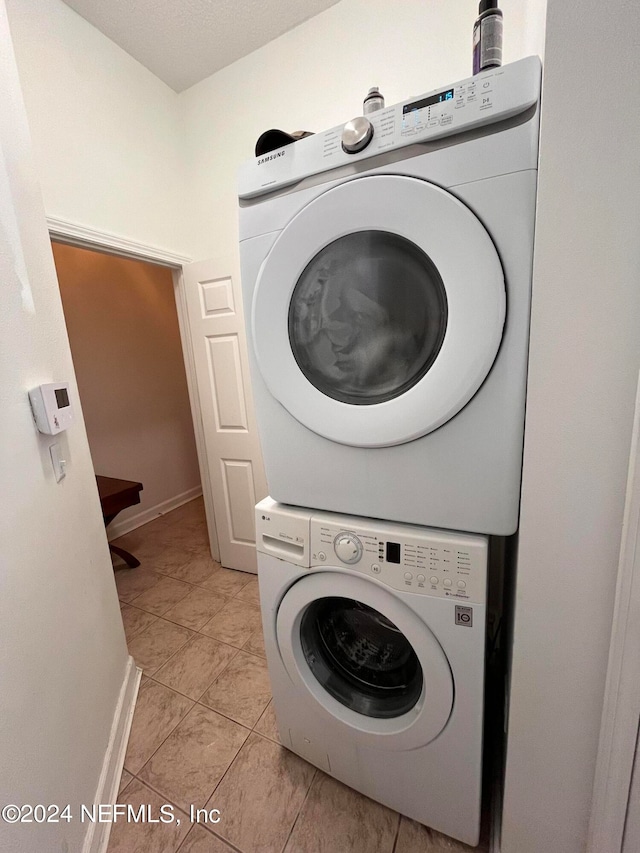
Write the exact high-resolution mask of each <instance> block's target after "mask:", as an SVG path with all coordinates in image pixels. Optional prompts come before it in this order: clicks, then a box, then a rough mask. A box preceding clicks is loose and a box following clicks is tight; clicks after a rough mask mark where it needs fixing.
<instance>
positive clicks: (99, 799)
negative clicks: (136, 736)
mask: <svg viewBox="0 0 640 853" xmlns="http://www.w3.org/2000/svg"><path fill="white" fill-rule="evenodd" d="M141 677H142V670H141V669H138V667H137V666H136V664H135V661H134V659H133V658H132V657H131V655H129V660H128V661H127V669H126V672H125V676H124V681H123V682H122V689H121V690H120V696H119V698H118V704H117V705H116V711H115V714H114V715H113V724H112V726H111V734H110V736H109V743H108V745H107V751H106V753H105V756H104V762H103V764H102V772H101V774H100V781H99V782H98V790H97V791H96V796H95V802H96V803H115V802H116V800H117V798H118V788H119V786H120V777H121V776H122V768H123V766H124V756H125V752H126V750H127V743H128V741H129V732H130V731H131V722H132V720H133V711H134V709H135V705H136V699H137V697H138V687H139V686H140V679H141ZM110 832H111V823H89V829H88V831H87V834H86V836H85V839H84V844H83V845H82V853H105V851H106V849H107V844H108V843H109V833H110Z"/></svg>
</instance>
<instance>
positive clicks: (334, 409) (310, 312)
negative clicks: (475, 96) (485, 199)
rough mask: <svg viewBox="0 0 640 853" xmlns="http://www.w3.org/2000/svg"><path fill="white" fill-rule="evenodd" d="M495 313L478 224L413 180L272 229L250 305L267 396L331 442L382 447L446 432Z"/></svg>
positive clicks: (347, 190) (480, 369)
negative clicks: (444, 428)
mask: <svg viewBox="0 0 640 853" xmlns="http://www.w3.org/2000/svg"><path fill="white" fill-rule="evenodd" d="M505 312H506V293H505V286H504V275H503V272H502V265H501V263H500V258H499V257H498V253H497V252H496V249H495V246H494V245H493V242H492V240H491V237H490V236H489V234H488V232H487V231H486V229H485V228H484V226H483V225H482V223H481V222H480V221H479V219H478V218H477V217H476V216H475V214H474V213H472V211H471V210H469V208H467V207H466V206H465V205H464V204H463V203H462V202H460V201H459V200H458V199H456V198H455V197H454V196H453V195H452V194H451V193H449V192H447V191H446V190H443V189H442V188H440V187H436V186H434V185H433V184H429V183H428V182H427V181H423V180H419V179H417V178H409V177H406V176H403V175H372V176H366V177H362V178H354V179H353V180H347V181H345V182H344V183H342V184H340V185H338V186H336V187H333V188H331V189H329V190H327V191H326V192H323V193H322V194H320V195H319V196H318V197H317V198H315V199H314V200H313V201H311V202H309V204H307V205H306V206H305V207H303V208H302V209H301V210H300V211H298V213H296V214H295V216H293V217H292V219H291V220H290V221H289V222H288V224H287V225H286V226H285V227H284V228H283V230H282V231H281V233H280V234H279V236H278V237H277V239H276V240H275V241H274V243H273V245H272V247H271V249H270V250H269V253H268V255H267V257H266V258H265V259H264V262H263V264H262V267H261V269H260V272H259V274H258V278H257V281H256V285H255V290H254V294H253V303H252V307H251V336H252V342H253V349H254V352H255V357H256V361H257V363H258V367H259V369H260V372H261V374H262V377H263V378H264V381H265V383H266V385H267V388H268V389H269V391H270V393H271V394H272V395H273V396H274V398H275V399H276V400H278V402H279V403H280V404H281V405H282V406H283V407H284V408H285V409H286V410H287V411H288V412H289V413H290V414H291V415H292V416H293V417H294V418H296V420H298V421H299V422H300V423H301V424H304V425H305V426H306V427H308V428H309V429H311V430H313V431H314V432H316V433H317V434H318V435H321V436H324V437H325V438H328V439H330V440H331V441H337V442H341V443H342V444H350V445H354V446H357V447H387V446H392V445H396V444H403V443H405V442H408V441H413V440H414V439H416V438H419V437H420V436H423V435H426V434H427V433H429V432H432V431H433V430H435V429H438V428H439V427H440V426H442V425H443V424H445V423H446V422H447V421H448V420H450V419H451V418H453V417H454V416H455V415H456V414H457V413H458V412H459V411H460V410H461V409H462V408H463V407H464V406H465V405H466V404H467V403H468V402H469V400H470V399H471V398H472V397H473V395H474V394H475V393H476V391H477V390H478V389H479V388H480V386H481V385H482V383H483V382H484V380H485V378H486V376H487V375H488V373H489V370H490V369H491V365H492V364H493V361H494V359H495V357H496V354H497V352H498V348H499V346H500V341H501V340H502V330H503V326H504V320H505Z"/></svg>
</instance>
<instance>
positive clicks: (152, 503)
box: [53, 243, 200, 536]
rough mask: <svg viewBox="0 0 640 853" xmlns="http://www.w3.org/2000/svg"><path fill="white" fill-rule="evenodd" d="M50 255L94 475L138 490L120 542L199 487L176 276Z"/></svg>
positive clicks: (134, 265) (67, 251)
mask: <svg viewBox="0 0 640 853" xmlns="http://www.w3.org/2000/svg"><path fill="white" fill-rule="evenodd" d="M53 256H54V261H55V265H56V272H57V275H58V281H59V283H60V293H61V296H62V305H63V308H64V316H65V321H66V324H67V331H68V334H69V342H70V344H71V354H72V356H73V363H74V367H75V370H76V376H77V381H78V388H79V391H80V395H81V399H82V406H83V409H84V418H85V423H86V428H87V435H88V437H89V447H90V449H91V458H92V460H93V467H94V470H95V471H96V473H97V474H102V475H104V476H106V477H116V478H120V479H123V480H138V481H139V482H141V483H142V484H143V485H144V488H143V490H142V492H141V493H140V503H139V504H136V505H135V506H132V507H130V508H129V509H125V510H124V511H123V512H121V513H120V514H119V515H118V517H117V519H116V520H115V521H114V522H113V526H112V527H110V529H109V532H110V536H111V535H113V534H114V533H115V534H116V535H117V534H118V528H120V532H122V525H123V523H126V522H127V521H129V524H128V525H126V526H129V527H130V526H131V524H135V523H136V518H135V517H136V516H140V515H141V514H142V516H141V517H138V518H137V522H138V523H139V524H141V523H144V521H149V520H150V519H151V518H153V516H154V514H156V515H157V514H158V513H159V512H167V511H168V510H169V509H171V508H173V506H175V505H176V503H179V502H180V501H181V500H182V501H184V500H187V499H190V498H192V497H195V495H196V494H197V493H198V490H199V487H200V474H199V471H198V457H197V455H196V445H195V438H194V434H193V421H192V419H191V408H190V405H189V392H188V390H187V378H186V375H185V367H184V355H183V352H182V344H181V341H180V330H179V328H178V314H177V311H176V301H175V296H174V289H173V275H172V272H171V270H170V269H168V268H167V267H160V266H156V265H154V264H148V263H145V262H144V261H133V260H129V259H127V258H118V257H114V256H113V255H105V254H102V253H99V252H92V251H88V250H86V249H78V248H76V247H74V246H66V245H61V244H60V243H55V244H54V246H53ZM114 528H115V530H114Z"/></svg>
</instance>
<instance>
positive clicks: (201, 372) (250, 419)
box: [184, 257, 267, 572]
mask: <svg viewBox="0 0 640 853" xmlns="http://www.w3.org/2000/svg"><path fill="white" fill-rule="evenodd" d="M184 281H185V290H186V295H187V306H188V312H189V328H190V332H191V340H192V345H193V354H194V360H195V366H196V380H197V385H198V395H199V397H200V407H201V411H202V422H203V429H204V436H205V447H206V452H207V469H208V475H209V478H210V482H211V491H212V494H213V508H214V514H215V522H216V528H217V531H218V540H219V546H220V562H221V563H222V565H223V566H227V567H228V568H231V569H241V570H242V571H245V572H255V571H256V568H257V567H256V552H255V526H254V524H255V522H254V506H255V504H256V503H257V501H259V500H262V498H264V497H266V495H267V481H266V478H265V474H264V467H263V464H262V454H261V451H260V442H259V440H258V432H257V427H256V421H255V417H254V414H253V400H252V397H251V387H250V380H249V366H248V364H247V348H246V339H245V331H244V317H243V312H242V295H241V290H240V270H239V268H238V264H237V261H236V259H235V257H233V258H232V257H224V258H214V259H212V260H207V261H199V262H197V263H194V264H188V265H187V266H185V267H184Z"/></svg>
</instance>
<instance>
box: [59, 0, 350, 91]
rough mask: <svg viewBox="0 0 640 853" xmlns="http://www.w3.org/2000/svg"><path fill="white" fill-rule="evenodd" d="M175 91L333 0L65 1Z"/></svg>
mask: <svg viewBox="0 0 640 853" xmlns="http://www.w3.org/2000/svg"><path fill="white" fill-rule="evenodd" d="M65 2H66V4H67V6H70V7H71V8H72V9H75V11H76V12H78V14H80V15H82V17H83V18H84V19H85V20H87V21H89V23H91V24H93V26H94V27H97V29H99V30H100V31H101V32H102V33H104V35H106V36H108V37H109V38H110V39H111V40H112V41H114V42H115V43H116V44H118V45H120V47H121V48H123V50H126V51H127V53H128V54H130V55H131V56H133V57H134V59H137V60H138V62H140V63H142V65H144V66H145V67H146V68H148V69H149V70H150V71H152V72H153V73H154V74H155V75H156V77H159V78H160V79H161V80H164V82H165V83H167V84H168V85H169V86H171V88H172V89H175V91H176V92H182V91H183V90H184V89H188V88H189V86H193V84H194V83H198V82H199V81H200V80H204V78H205V77H209V75H210V74H213V73H214V72H215V71H219V70H220V69H221V68H224V67H225V65H230V64H231V63H232V62H235V61H236V59H240V58H241V57H242V56H246V55H247V54H248V53H251V52H252V51H254V50H256V49H257V48H259V47H262V45H264V44H267V42H270V41H272V40H273V39H275V38H277V37H278V36H280V35H282V34H283V33H286V32H287V31H288V30H291V29H293V28H294V27H296V26H297V25H298V24H301V23H302V22H303V21H306V20H308V19H309V18H312V17H313V16H314V15H317V14H318V13H319V12H323V11H324V10H325V9H328V8H329V7H330V6H335V4H336V3H337V2H339V0H108V2H106V3H105V0H65Z"/></svg>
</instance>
